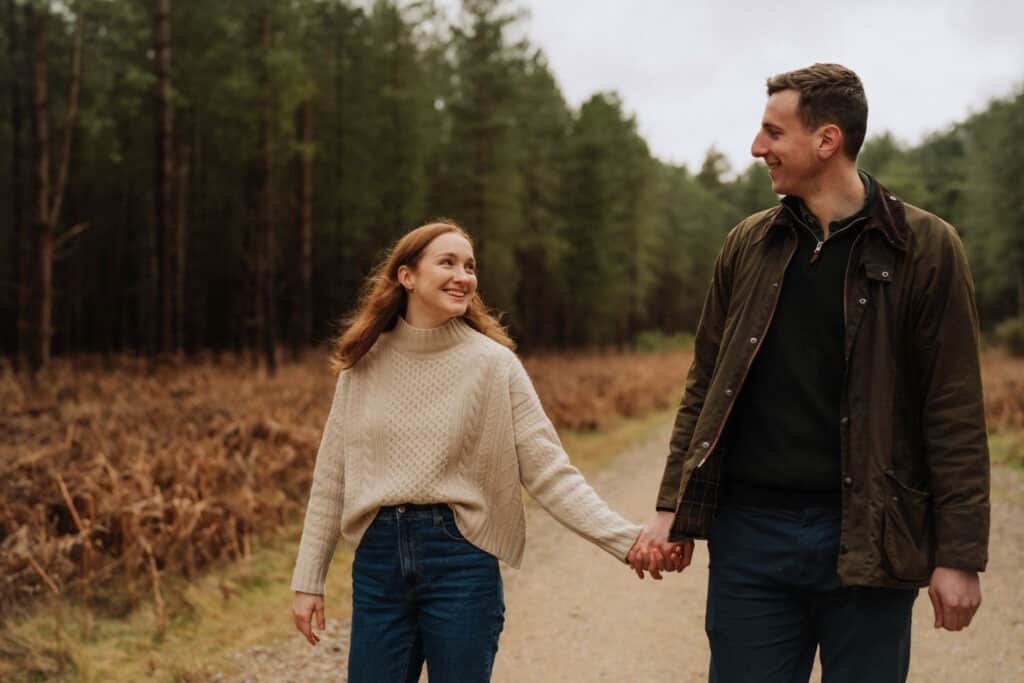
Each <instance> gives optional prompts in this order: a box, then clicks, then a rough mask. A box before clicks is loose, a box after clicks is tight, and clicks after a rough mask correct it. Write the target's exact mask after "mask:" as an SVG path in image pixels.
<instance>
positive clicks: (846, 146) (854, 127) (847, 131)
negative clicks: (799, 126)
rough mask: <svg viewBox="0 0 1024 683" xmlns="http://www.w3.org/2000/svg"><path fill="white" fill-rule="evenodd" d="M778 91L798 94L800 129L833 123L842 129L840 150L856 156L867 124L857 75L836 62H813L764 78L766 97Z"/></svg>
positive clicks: (864, 104)
mask: <svg viewBox="0 0 1024 683" xmlns="http://www.w3.org/2000/svg"><path fill="white" fill-rule="evenodd" d="M782 90H796V91H797V92H798V93H800V104H799V112H800V119H801V120H802V121H803V124H804V128H806V129H807V130H814V129H816V128H818V127H819V126H821V125H824V124H826V123H834V124H836V125H837V126H839V129H840V130H842V131H843V152H844V153H845V154H846V156H847V157H849V158H850V159H852V160H856V159H857V154H858V153H859V152H860V146H861V145H862V144H863V143H864V135H865V133H866V132H867V127H868V100H867V97H865V96H864V84H862V83H861V82H860V78H859V77H858V76H857V74H855V73H854V72H853V71H851V70H850V69H847V68H846V67H845V66H841V65H839V64H814V65H813V66H809V67H806V68H804V69H797V70H796V71H787V72H786V73H782V74H778V75H776V76H772V77H771V78H769V79H768V96H769V97H770V96H772V95H774V94H775V93H777V92H780V91H782Z"/></svg>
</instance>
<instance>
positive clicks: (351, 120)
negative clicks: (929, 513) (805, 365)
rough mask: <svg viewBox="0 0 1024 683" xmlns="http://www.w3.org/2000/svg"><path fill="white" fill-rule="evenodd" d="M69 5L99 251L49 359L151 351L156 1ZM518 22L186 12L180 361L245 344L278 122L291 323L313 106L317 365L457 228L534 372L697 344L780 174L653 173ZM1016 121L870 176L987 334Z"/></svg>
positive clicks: (14, 71)
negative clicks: (721, 284)
mask: <svg viewBox="0 0 1024 683" xmlns="http://www.w3.org/2000/svg"><path fill="white" fill-rule="evenodd" d="M20 6H21V3H19V2H16V1H14V2H3V3H0V21H2V23H3V28H2V34H3V37H4V39H5V40H4V41H2V53H3V54H0V81H2V87H0V183H2V185H0V187H3V188H4V189H3V190H2V191H0V196H5V197H7V196H10V197H11V199H12V201H8V202H4V203H3V204H2V205H0V245H3V246H2V247H0V254H3V258H2V259H0V322H2V325H0V351H2V352H9V351H11V350H13V346H14V332H13V331H14V330H15V329H16V319H15V312H16V293H17V291H18V287H17V284H18V281H19V280H22V279H23V277H24V276H23V273H24V268H23V264H20V263H19V261H18V258H19V256H18V254H19V252H20V249H19V245H20V244H21V243H22V242H23V240H24V235H25V233H26V230H25V229H24V228H25V227H26V225H25V217H24V207H25V206H27V205H28V201H27V200H28V196H29V190H30V181H31V177H30V169H31V162H32V150H31V145H30V137H31V136H30V130H29V126H30V119H29V115H30V112H31V102H30V101H29V94H30V93H29V87H28V81H27V80H25V79H24V78H22V80H20V81H19V80H18V78H19V76H18V74H19V73H21V74H23V73H25V71H24V70H25V68H26V67H27V64H28V60H29V58H30V54H29V51H28V40H27V29H26V27H25V26H24V12H21V11H17V8H19V7H20ZM69 7H70V6H69ZM73 7H75V8H81V9H82V10H83V11H84V16H85V23H84V47H83V55H82V56H83V64H84V65H85V68H84V69H83V80H82V87H81V101H80V115H79V124H78V129H77V130H76V132H75V138H74V146H73V154H72V164H71V170H70V176H69V183H68V190H67V196H66V201H65V206H64V210H63V212H62V224H61V225H58V226H57V231H56V232H57V235H58V239H60V235H61V234H63V233H64V232H65V231H67V230H68V229H69V228H70V227H71V226H76V225H80V224H88V226H89V227H88V229H87V230H85V231H84V232H83V233H81V234H80V235H79V236H77V237H75V238H74V239H73V240H69V241H67V242H66V243H62V246H61V248H60V250H59V251H58V254H57V259H56V262H55V270H54V277H55V283H54V291H55V294H56V298H55V311H54V321H55V326H56V331H55V336H54V346H55V350H56V351H57V352H60V351H64V350H84V351H89V350H96V351H115V350H136V351H141V352H146V351H148V350H150V349H151V348H152V340H153V338H154V330H155V329H156V328H155V325H156V317H157V316H156V311H157V310H159V307H158V306H157V305H156V294H157V293H156V288H157V284H158V283H157V277H156V275H155V274H154V267H153V264H154V254H155V253H156V250H157V246H158V244H159V240H160V239H161V237H160V236H158V235H156V232H155V228H154V222H155V221H154V218H153V187H152V186H153V178H154V165H155V163H156V161H155V158H156V157H155V144H154V138H155V135H156V132H157V125H156V121H155V111H154V106H153V102H154V99H153V94H154V93H153V90H154V87H155V84H156V76H155V70H154V64H153V40H154V37H153V25H154V15H153V13H154V3H152V2H141V1H138V2H137V1H134V0H133V1H131V2H110V1H108V0H81V2H80V3H76V4H74V6H73ZM12 8H13V9H12ZM70 11H71V10H62V11H61V12H55V13H54V15H53V18H52V21H53V23H52V25H51V30H50V31H49V48H48V59H49V71H50V92H49V93H48V95H49V101H50V105H51V117H50V118H51V121H50V127H51V138H52V140H53V141H56V140H59V139H61V134H62V130H61V122H62V120H63V115H64V112H65V110H66V106H67V89H68V82H69V73H70V59H69V55H70V32H69V31H68V30H66V29H67V23H68V22H69V21H70V16H71V15H70V14H69V12H70ZM264 14H268V15H269V16H270V19H271V27H272V40H271V45H270V48H269V49H267V50H264V49H263V48H261V46H260V41H259V25H260V19H261V18H262V16H264ZM522 17H523V12H522V10H521V9H520V8H519V6H518V5H517V4H516V3H515V2H514V1H513V0H465V1H464V2H463V3H462V7H461V11H460V12H458V13H457V16H455V17H454V18H451V19H450V18H448V17H446V16H445V15H444V14H443V13H442V12H440V11H439V10H438V9H437V7H436V5H435V3H433V2H419V1H414V0H374V2H371V3H354V2H349V1H340V2H336V1H325V0H290V1H289V2H268V1H266V0H261V1H260V2H251V3H216V2H205V3H183V2H180V1H177V2H175V1H172V3H171V17H170V18H171V24H172V26H171V52H172V56H171V63H172V73H171V86H172V91H173V92H172V101H173V103H174V108H175V112H174V134H173V137H174V148H175V157H176V158H177V160H178V164H179V167H185V166H187V169H186V170H187V174H186V176H185V179H184V180H183V189H182V193H181V195H180V196H181V197H182V198H183V203H182V206H183V208H184V215H183V217H182V224H183V225H184V229H185V242H186V248H185V278H184V286H183V296H184V300H185V301H186V302H187V304H186V311H185V322H184V335H185V337H186V348H188V349H191V350H198V349H204V348H218V349H219V348H229V349H244V348H251V347H253V346H254V344H255V339H254V338H253V332H252V331H253V329H254V322H253V315H254V314H253V305H252V302H253V301H254V300H255V299H256V294H257V289H256V288H257V285H258V280H257V279H256V277H255V273H256V270H255V268H256V265H257V264H256V258H255V254H256V253H257V249H256V245H257V241H256V238H257V236H256V230H255V226H254V215H255V214H254V212H255V209H254V199H253V197H254V187H255V183H256V179H255V178H254V174H253V167H254V165H255V164H254V160H255V159H256V158H258V154H259V150H260V122H261V120H262V117H263V116H264V115H268V116H269V120H270V127H271V146H272V154H271V156H272V160H273V161H272V168H271V182H272V188H273V196H274V200H273V222H274V226H275V228H276V231H277V235H276V245H277V246H276V253H275V255H274V259H275V261H276V263H277V266H278V272H279V275H278V278H277V284H276V287H277V290H279V291H278V295H279V304H280V308H281V310H282V314H281V315H280V316H279V318H280V321H279V323H280V325H281V326H282V327H283V326H284V325H286V324H287V320H288V310H287V309H288V307H289V306H290V305H291V303H290V302H291V301H292V299H291V297H290V294H291V292H290V291H289V287H291V286H292V282H293V279H294V275H293V272H292V271H293V270H294V267H293V264H295V263H296V259H297V247H298V244H299V240H298V238H297V233H298V231H297V226H298V223H299V218H298V209H299V195H298V192H299V190H298V187H299V183H298V180H299V168H300V166H299V163H298V152H299V151H300V142H299V136H298V130H297V114H298V111H299V110H300V108H302V107H303V106H305V105H306V104H307V103H308V106H309V108H310V110H311V112H312V122H313V123H312V127H313V134H312V137H313V142H312V152H313V159H314V162H313V200H312V203H313V207H312V215H313V226H314V227H313V230H314V235H313V252H312V260H313V264H312V280H313V282H312V287H313V308H314V311H313V320H314V326H315V328H316V329H315V335H314V336H315V340H311V341H320V340H323V339H325V338H327V337H328V336H330V335H331V334H333V333H334V332H336V331H337V322H336V321H337V320H338V319H339V318H340V317H341V316H342V315H344V314H345V313H347V312H348V311H350V310H351V308H352V306H353V305H354V303H355V302H356V299H357V296H358V293H359V287H360V284H361V283H362V281H363V279H364V278H365V276H366V274H367V272H369V270H370V268H371V267H372V266H373V264H374V263H375V262H377V261H378V260H379V259H380V258H381V256H382V255H383V252H384V250H385V249H386V248H387V247H388V245H389V244H391V243H392V242H393V241H394V240H395V238H396V237H398V236H399V235H400V234H402V233H404V232H405V231H407V230H408V229H410V228H412V227H414V226H416V225H418V224H420V223H422V222H424V221H426V220H429V219H431V218H435V217H441V216H444V217H451V218H454V219H455V220H457V221H459V222H460V223H461V224H462V225H464V226H465V227H466V228H467V229H468V230H469V231H470V232H471V233H472V234H473V236H474V238H475V241H476V249H477V257H478V261H479V265H480V287H481V292H482V294H483V296H484V298H485V300H486V301H487V302H488V303H489V304H490V305H491V306H493V307H495V308H497V309H499V310H501V311H503V312H504V313H505V314H506V318H505V320H506V322H507V323H508V324H509V325H510V327H511V330H512V332H513V335H514V336H515V338H516V339H517V341H519V342H520V345H521V348H524V349H527V350H532V349H541V348H551V347H564V346H573V345H600V346H604V345H622V346H628V345H630V344H631V343H633V341H634V337H635V336H636V333H637V330H660V331H661V332H662V333H664V334H666V335H672V334H675V333H677V332H679V331H680V330H692V329H694V327H695V325H696V322H697V318H698V316H699V312H700V308H701V304H702V301H703V298H704V293H705V290H706V287H707V284H708V281H709V280H710V276H711V269H712V266H713V263H714V258H715V255H716V254H717V252H718V249H719V248H720V246H721V243H722V239H723V238H724V236H725V234H726V232H727V231H728V230H729V229H730V228H731V227H733V226H734V225H735V224H736V223H737V222H738V221H739V220H741V219H742V218H743V217H744V216H746V215H749V214H750V213H753V212H755V211H760V210H762V209H765V208H767V207H770V206H772V205H774V204H775V203H776V202H777V201H778V197H776V195H775V194H774V193H773V192H772V190H771V182H770V179H769V178H768V175H767V173H766V171H765V168H764V165H763V164H762V163H752V164H750V165H749V166H747V167H746V168H745V169H742V170H737V171H734V169H731V168H730V167H729V164H728V162H727V160H726V159H725V157H724V156H723V155H722V154H721V153H720V152H719V151H718V150H717V149H715V148H714V147H711V148H710V149H709V150H708V152H707V156H706V157H705V159H704V162H703V163H702V164H701V167H700V168H699V169H698V170H697V171H696V172H695V173H691V171H690V170H688V169H686V168H685V167H678V166H672V165H669V164H665V163H663V162H661V161H659V160H657V159H655V158H654V157H652V156H651V153H650V150H649V149H648V147H647V144H646V142H645V141H644V139H643V138H642V137H641V136H640V134H639V132H638V131H637V124H636V120H635V118H634V116H633V115H632V113H631V112H630V111H629V106H628V103H625V102H623V101H622V100H621V99H620V98H619V97H618V96H617V95H615V94H614V93H598V94H595V95H593V96H592V97H591V98H589V99H588V100H587V101H586V102H584V103H583V105H582V106H580V107H579V108H578V109H576V108H573V107H570V106H569V105H568V104H567V103H566V101H565V98H564V96H563V94H562V92H561V90H560V88H559V86H558V83H557V80H556V78H555V75H554V74H553V73H552V72H551V70H550V68H549V66H548V64H547V62H546V60H545V57H544V55H543V54H542V53H541V52H539V51H538V50H537V49H536V48H535V47H534V46H531V45H530V44H529V41H528V40H525V39H516V38H513V37H512V36H513V35H521V33H522V31H521V26H520V25H519V22H520V20H521V18H522ZM264 63H266V64H267V65H268V67H269V80H270V87H269V88H264V87H263V85H262V84H261V70H262V65H263V64H264ZM1022 102H1024V96H1022V94H1021V93H1020V92H1018V93H1017V94H1015V95H1013V96H1011V97H1007V98H1004V99H1000V100H996V101H994V102H992V103H991V105H990V106H989V107H988V108H987V109H985V110H984V111H982V112H979V113H978V114H976V115H974V116H972V117H970V118H969V119H968V120H966V121H964V122H962V123H960V124H957V125H956V126H952V127H951V128H949V129H948V130H945V131H940V132H937V133H936V134H934V135H932V136H930V137H929V138H928V139H926V140H925V141H924V142H923V143H922V144H920V145H918V146H916V147H911V146H908V145H905V144H902V143H900V142H899V141H897V140H896V139H895V138H894V137H893V136H892V135H890V134H883V135H880V136H876V137H874V138H871V139H870V140H868V141H867V143H866V144H865V147H864V150H863V151H862V153H861V158H860V163H861V165H862V167H863V168H865V169H867V170H868V171H869V172H872V173H873V174H875V175H876V176H877V177H878V178H879V179H880V180H881V182H883V183H884V184H886V185H887V186H889V187H890V188H891V189H892V190H893V191H894V192H896V193H897V194H899V195H900V196H902V197H903V198H905V199H907V200H908V201H910V202H912V203H915V204H917V205H919V206H921V207H922V208H925V209H927V210H930V211H933V212H934V213H937V214H939V215H940V216H942V217H943V218H946V219H947V220H949V221H950V222H952V223H953V224H954V225H956V226H957V228H958V229H959V230H960V232H961V234H962V236H963V238H964V241H965V244H966V246H967V249H968V253H969V257H970V260H971V265H972V268H973V270H974V273H975V279H976V282H977V289H978V299H979V305H980V311H981V314H982V320H983V321H986V322H989V321H991V322H994V321H997V320H1000V319H1003V318H1006V317H1009V316H1012V315H1019V314H1020V313H1021V312H1022V311H1024V229H1022V226H1024V208H1022V207H1024V195H1022V192H1024V190H1022V188H1024V185H1022V184H1021V183H1020V181H1019V179H1020V178H1022V177H1024V167H1022V164H1024V155H1022V154H1020V151H1019V150H1020V140H1022V139H1024V113H1022V111H1024V103H1022ZM16 105H17V106H16ZM267 106H269V112H267ZM19 107H20V116H21V123H20V133H19V135H18V136H17V140H16V139H15V137H16V136H15V128H16V122H15V118H16V117H15V111H16V110H19ZM15 142H17V143H18V144H11V143H15ZM15 155H17V160H18V161H20V162H21V176H22V177H21V179H20V181H19V182H17V183H16V182H15V178H14V168H15V164H14V162H15V160H16V156H15ZM18 198H20V199H21V200H22V202H21V204H22V208H21V209H20V211H21V213H22V214H23V215H22V217H21V219H20V225H18V226H17V227H16V226H15V223H16V221H15V219H14V216H15V214H16V213H18V211H19V209H16V207H15V204H16V203H17V202H16V201H14V200H16V199H18ZM281 332H282V333H283V329H282V330H281ZM643 343H647V342H643Z"/></svg>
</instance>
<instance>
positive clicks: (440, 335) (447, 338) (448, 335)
mask: <svg viewBox="0 0 1024 683" xmlns="http://www.w3.org/2000/svg"><path fill="white" fill-rule="evenodd" d="M472 334H473V328H472V327H470V326H469V325H468V324H467V323H466V321H464V320H463V319H462V317H461V316H459V317H455V318H452V319H451V320H449V321H448V322H446V323H445V324H443V325H439V326H438V327H431V328H428V329H424V328H421V327H413V326H412V325H410V324H409V323H407V322H406V321H405V318H403V317H402V316H398V322H397V323H396V324H395V328H394V329H393V330H391V331H390V332H388V333H387V336H388V341H390V342H391V344H392V345H393V346H394V347H395V348H396V349H398V350H399V351H404V352H406V353H438V352H441V351H447V350H448V349H450V348H453V347H455V346H457V345H458V344H460V343H462V342H464V341H466V340H467V339H469V338H470V337H471V336H472Z"/></svg>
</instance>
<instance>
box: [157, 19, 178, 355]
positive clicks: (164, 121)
mask: <svg viewBox="0 0 1024 683" xmlns="http://www.w3.org/2000/svg"><path fill="white" fill-rule="evenodd" d="M170 6H171V0H156V26H155V31H154V33H155V35H154V43H155V50H156V52H155V56H154V59H155V62H154V67H155V71H156V80H157V83H156V126H155V128H156V157H155V158H156V165H155V173H156V174H155V177H154V183H153V184H154V187H153V190H154V192H153V201H154V216H155V219H156V231H155V232H156V251H157V261H158V277H157V292H158V297H159V302H158V305H157V310H158V311H159V312H160V314H159V315H160V337H159V350H160V351H170V350H171V349H172V348H173V347H174V342H173V337H174V331H173V330H174V328H173V325H172V321H173V315H174V309H173V304H172V301H173V294H174V284H173V281H172V279H173V278H172V273H173V268H172V245H173V244H174V242H175V240H174V221H173V216H172V214H173V201H172V195H173V191H174V190H173V187H174V154H173V146H172V143H173V140H174V111H173V108H172V105H171V25H170V19H169V15H170Z"/></svg>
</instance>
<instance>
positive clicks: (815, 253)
mask: <svg viewBox="0 0 1024 683" xmlns="http://www.w3.org/2000/svg"><path fill="white" fill-rule="evenodd" d="M783 206H786V205H785V204H783ZM786 211H789V213H790V215H792V216H793V219H794V220H795V221H796V222H797V223H799V224H800V225H801V226H802V227H803V229H804V230H806V231H807V232H808V234H810V236H811V238H812V239H813V240H814V241H815V245H814V251H813V252H812V253H811V263H812V264H813V263H814V262H816V261H817V260H818V257H819V256H820V255H821V248H822V247H823V246H825V242H828V241H829V240H830V239H832V238H833V237H835V236H836V235H841V234H843V233H844V232H846V231H847V230H849V229H850V228H852V227H853V226H855V225H857V224H858V223H860V222H861V221H866V220H867V219H868V217H867V216H861V217H860V218H857V219H854V220H853V221H851V222H850V224H849V225H846V226H844V227H842V228H840V229H839V230H836V231H835V232H833V233H830V234H829V236H828V237H826V238H825V239H818V233H816V232H814V230H812V229H811V226H809V225H807V223H804V221H803V219H802V218H800V216H798V215H796V212H795V211H793V209H791V208H789V207H788V206H786ZM843 287H844V289H845V287H846V284H845V282H844V284H843Z"/></svg>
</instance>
